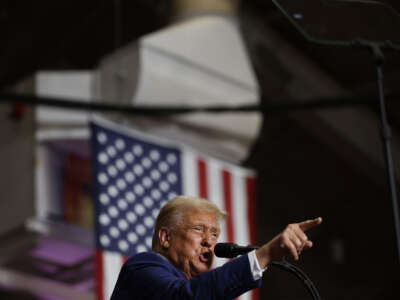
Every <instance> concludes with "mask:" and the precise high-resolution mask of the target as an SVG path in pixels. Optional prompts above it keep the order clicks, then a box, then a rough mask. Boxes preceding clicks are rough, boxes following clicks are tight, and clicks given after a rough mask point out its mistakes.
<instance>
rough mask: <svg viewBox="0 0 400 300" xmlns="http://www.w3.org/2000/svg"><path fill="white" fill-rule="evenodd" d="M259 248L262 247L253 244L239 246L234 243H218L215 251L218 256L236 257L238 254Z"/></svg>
mask: <svg viewBox="0 0 400 300" xmlns="http://www.w3.org/2000/svg"><path fill="white" fill-rule="evenodd" d="M258 248H260V247H257V246H252V245H247V246H239V245H237V244H234V243H218V244H216V245H215V248H214V253H215V255H216V256H218V257H224V258H234V257H236V256H238V255H242V254H246V253H248V252H250V251H252V250H255V249H258Z"/></svg>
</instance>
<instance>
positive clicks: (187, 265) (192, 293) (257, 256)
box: [111, 196, 322, 300]
mask: <svg viewBox="0 0 400 300" xmlns="http://www.w3.org/2000/svg"><path fill="white" fill-rule="evenodd" d="M225 216H226V213H225V212H223V211H221V210H220V209H219V208H218V207H217V206H216V205H214V204H213V203H211V202H210V201H208V200H205V199H200V198H192V197H184V196H178V197H176V198H174V199H173V200H171V201H170V202H168V203H167V204H166V205H165V206H164V207H163V208H162V209H161V211H160V214H159V215H158V217H157V221H156V227H155V230H154V235H153V244H152V250H153V251H152V252H145V253H140V254H137V255H134V256H132V257H131V258H129V259H128V261H127V262H126V263H125V264H124V266H123V267H122V270H121V272H120V274H119V277H118V280H117V283H116V285H115V288H114V291H113V294H112V296H111V300H128V299H136V300H144V299H148V300H155V299H163V300H175V299H176V300H178V299H182V300H184V299H201V300H206V299H207V300H213V299H234V298H236V297H238V296H240V295H241V294H243V293H245V292H247V291H249V290H251V289H254V288H256V287H259V286H260V285H261V277H262V272H263V270H264V269H265V268H266V267H267V266H268V265H269V263H270V262H272V261H276V260H280V259H281V258H282V257H283V256H285V255H290V256H292V257H293V258H294V259H295V260H298V259H299V255H300V253H301V252H302V251H303V250H304V249H308V248H311V247H312V242H311V241H309V240H308V238H307V236H306V235H305V233H304V232H305V231H306V230H308V229H310V228H312V227H315V226H317V225H319V224H321V222H322V219H321V218H317V219H314V220H309V221H305V222H301V223H296V224H290V225H288V226H287V227H286V228H285V230H284V231H283V232H281V233H280V234H278V235H277V236H276V237H274V238H273V239H272V240H271V241H269V242H268V243H266V244H264V245H263V246H262V247H260V248H259V249H257V250H254V251H252V252H250V253H248V254H246V255H242V256H240V257H239V258H237V259H234V260H231V261H230V262H227V263H226V264H224V265H223V266H221V267H217V268H214V269H212V264H213V260H214V247H215V244H216V243H217V240H218V236H219V233H220V229H219V225H218V224H219V221H220V220H222V219H224V218H225Z"/></svg>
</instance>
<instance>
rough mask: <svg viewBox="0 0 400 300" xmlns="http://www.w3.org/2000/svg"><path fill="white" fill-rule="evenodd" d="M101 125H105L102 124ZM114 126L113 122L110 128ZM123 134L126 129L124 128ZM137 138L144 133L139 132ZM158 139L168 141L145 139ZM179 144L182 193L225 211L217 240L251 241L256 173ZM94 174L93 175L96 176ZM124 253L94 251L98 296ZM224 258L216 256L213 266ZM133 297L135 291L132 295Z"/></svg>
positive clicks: (253, 295) (105, 292) (106, 292)
mask: <svg viewBox="0 0 400 300" xmlns="http://www.w3.org/2000/svg"><path fill="white" fill-rule="evenodd" d="M102 126H104V125H102ZM116 128H117V126H116V125H114V127H113V130H116ZM123 133H124V134H126V129H124V130H123ZM136 134H137V132H136V131H134V130H132V131H131V132H130V133H129V135H133V136H135V137H136ZM137 138H140V139H146V135H144V134H142V133H139V137H137ZM149 140H150V141H151V142H152V143H154V142H159V143H160V145H164V146H165V145H166V144H168V145H171V144H170V142H166V141H164V140H162V139H160V140H159V141H158V139H157V138H155V137H149V138H148V141H149ZM173 147H177V148H179V152H180V160H181V163H180V169H181V170H180V172H181V178H182V179H181V185H182V186H181V193H182V194H184V195H187V196H195V197H202V198H206V199H209V200H210V201H212V202H213V203H215V204H216V205H217V206H218V207H220V208H221V209H223V210H225V211H226V212H227V213H228V218H227V219H226V220H225V221H223V222H222V223H221V224H220V226H221V235H220V238H219V241H221V242H223V241H226V242H234V243H237V244H240V245H248V244H254V243H255V242H256V241H255V210H254V202H255V174H254V172H253V171H251V170H248V169H245V168H242V167H240V166H236V165H233V164H230V163H226V162H224V161H221V160H219V159H216V158H213V157H210V156H207V155H204V154H201V153H199V152H197V151H196V150H194V149H192V148H190V147H187V146H185V145H179V146H177V144H176V143H174V144H173ZM96 177H97V176H95V178H96ZM126 259H127V255H125V254H123V253H118V252H110V251H105V250H97V251H96V268H97V271H96V278H97V285H98V286H97V294H98V299H99V300H106V299H109V298H110V296H111V294H112V291H113V288H114V285H115V282H116V280H117V277H118V274H119V271H120V269H121V266H122V264H123V263H124V262H125V261H126ZM224 262H226V260H225V259H220V258H216V260H215V266H219V265H221V264H223V263H224ZM133 297H134V295H133ZM239 299H240V300H256V299H258V295H257V291H251V292H249V293H246V294H244V295H242V296H241V297H240V298H239Z"/></svg>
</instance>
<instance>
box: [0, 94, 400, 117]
mask: <svg viewBox="0 0 400 300" xmlns="http://www.w3.org/2000/svg"><path fill="white" fill-rule="evenodd" d="M387 97H388V98H389V99H391V100H394V99H395V98H394V96H391V97H390V96H387ZM399 98H400V97H398V99H399ZM399 100H400V99H399ZM1 102H10V103H23V104H27V105H36V106H49V107H59V108H63V109H74V110H82V111H90V112H118V113H124V114H132V115H142V116H168V115H176V114H185V113H198V112H203V113H205V112H206V113H225V112H257V111H258V112H264V113H273V112H282V111H284V112H289V111H297V110H302V109H331V108H341V107H349V106H355V105H377V104H378V103H377V100H376V99H375V98H373V97H342V98H322V99H317V100H308V101H307V102H305V103H304V102H303V103H299V102H293V101H292V102H288V101H286V102H285V103H280V104H262V105H240V106H222V105H219V106H208V107H199V106H182V105H181V106H177V105H176V106H165V105H164V106H137V105H135V106H134V105H115V104H106V103H104V102H101V101H98V100H92V101H91V102H88V101H87V100H86V101H85V100H80V101H79V100H76V99H68V98H60V97H43V96H36V95H32V94H17V93H5V92H0V103H1ZM262 102H263V101H262Z"/></svg>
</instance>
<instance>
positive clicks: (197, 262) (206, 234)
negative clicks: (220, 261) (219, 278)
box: [167, 209, 219, 279]
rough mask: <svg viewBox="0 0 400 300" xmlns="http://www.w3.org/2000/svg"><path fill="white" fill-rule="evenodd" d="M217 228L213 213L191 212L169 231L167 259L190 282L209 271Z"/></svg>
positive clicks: (195, 210)
mask: <svg viewBox="0 0 400 300" xmlns="http://www.w3.org/2000/svg"><path fill="white" fill-rule="evenodd" d="M218 236H219V226H218V222H217V218H216V216H215V214H214V213H212V212H210V211H207V210H201V209H191V210H188V211H186V212H185V213H184V216H183V222H181V223H180V224H179V225H178V226H177V228H176V229H175V230H172V231H170V232H169V243H168V248H167V256H168V259H170V260H171V262H172V263H173V264H174V265H175V266H176V267H177V268H178V269H179V270H180V271H181V272H182V273H183V275H184V276H185V277H186V278H187V279H190V278H192V277H194V276H196V275H198V274H201V273H204V272H206V271H208V270H210V269H211V266H212V263H213V260H214V246H215V244H216V243H217V240H218Z"/></svg>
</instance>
